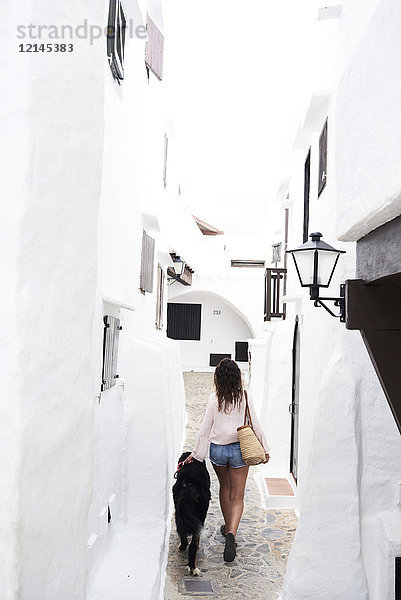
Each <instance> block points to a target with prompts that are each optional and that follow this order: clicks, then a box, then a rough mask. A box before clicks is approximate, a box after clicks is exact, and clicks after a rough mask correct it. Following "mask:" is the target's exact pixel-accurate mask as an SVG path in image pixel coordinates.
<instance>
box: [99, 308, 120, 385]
mask: <svg viewBox="0 0 401 600" xmlns="http://www.w3.org/2000/svg"><path fill="white" fill-rule="evenodd" d="M103 323H104V331H103V369H102V385H101V388H100V389H101V391H102V392H104V391H105V390H108V389H110V388H111V387H113V385H115V384H116V380H117V379H118V375H117V360H118V339H119V336H120V331H121V330H122V327H121V325H120V319H117V318H116V317H110V316H108V315H105V316H104V317H103Z"/></svg>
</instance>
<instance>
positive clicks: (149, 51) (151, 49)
mask: <svg viewBox="0 0 401 600" xmlns="http://www.w3.org/2000/svg"><path fill="white" fill-rule="evenodd" d="M146 29H147V32H148V41H147V42H146V49H145V63H146V66H147V67H148V69H150V70H151V71H152V73H153V74H154V75H156V77H157V79H159V80H160V81H161V79H162V77H163V47H164V37H163V34H162V33H161V31H160V30H159V29H158V28H157V27H156V25H155V23H154V22H153V21H152V19H151V18H150V17H149V15H148V18H147V22H146Z"/></svg>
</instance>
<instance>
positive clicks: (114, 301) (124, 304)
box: [103, 296, 136, 310]
mask: <svg viewBox="0 0 401 600" xmlns="http://www.w3.org/2000/svg"><path fill="white" fill-rule="evenodd" d="M103 302H108V304H113V305H114V306H119V307H120V308H126V309H127V310H136V307H135V306H134V305H133V304H128V302H123V301H122V300H117V299H116V298H112V297H111V296H103Z"/></svg>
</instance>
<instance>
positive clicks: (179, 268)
mask: <svg viewBox="0 0 401 600" xmlns="http://www.w3.org/2000/svg"><path fill="white" fill-rule="evenodd" d="M173 266H174V271H175V273H176V275H182V274H183V272H184V267H185V262H184V261H183V260H182V259H181V258H176V259H175V260H174V265H173Z"/></svg>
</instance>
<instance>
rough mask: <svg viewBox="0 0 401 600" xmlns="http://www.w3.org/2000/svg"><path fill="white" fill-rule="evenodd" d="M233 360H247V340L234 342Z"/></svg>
mask: <svg viewBox="0 0 401 600" xmlns="http://www.w3.org/2000/svg"><path fill="white" fill-rule="evenodd" d="M235 360H236V361H238V362H248V342H235Z"/></svg>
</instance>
